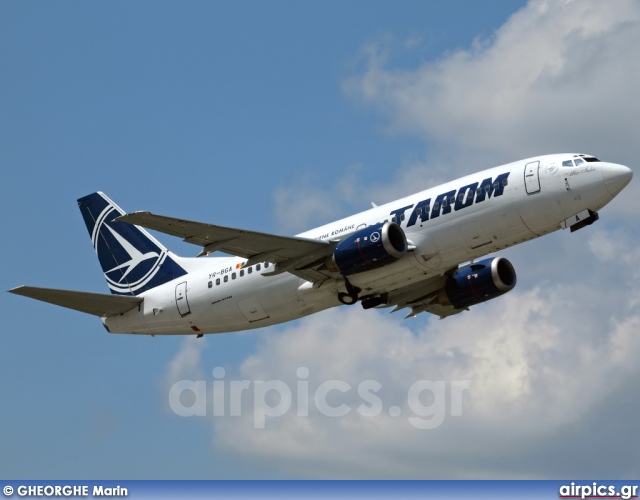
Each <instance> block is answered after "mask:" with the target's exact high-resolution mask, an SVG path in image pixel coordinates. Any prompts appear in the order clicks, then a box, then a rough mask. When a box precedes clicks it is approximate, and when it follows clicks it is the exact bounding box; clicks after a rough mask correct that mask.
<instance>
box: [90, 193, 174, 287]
mask: <svg viewBox="0 0 640 500" xmlns="http://www.w3.org/2000/svg"><path fill="white" fill-rule="evenodd" d="M78 206H79V207H80V212H81V213H82V217H83V219H84V222H85V224H86V225H87V230H88V231H89V235H90V236H91V243H92V244H93V248H94V249H95V251H96V254H97V255H98V260H99V261H100V266H102V271H103V272H104V277H105V279H106V280H107V283H108V285H109V289H110V290H111V293H113V294H117V295H139V294H141V293H142V292H145V291H146V290H149V289H151V288H154V287H156V286H158V285H162V284H163V283H166V282H168V281H171V280H173V279H175V278H179V277H180V276H183V275H185V274H186V271H185V270H184V269H183V268H182V267H181V266H180V265H178V264H177V263H176V261H175V260H174V259H172V258H171V255H170V253H169V251H168V250H167V249H166V248H165V247H164V246H162V244H161V243H159V242H158V241H157V240H156V239H155V238H154V237H153V236H151V235H150V234H149V233H147V232H146V231H145V230H144V229H142V228H141V227H138V226H134V225H133V224H128V223H126V222H114V221H113V220H114V219H115V218H116V217H119V216H121V215H124V214H125V212H124V211H123V210H122V209H121V208H120V207H118V205H116V204H115V203H114V202H112V201H111V200H110V199H109V198H108V197H107V196H106V195H105V194H103V193H100V192H97V193H93V194H90V195H89V196H85V197H84V198H80V199H79V200H78Z"/></svg>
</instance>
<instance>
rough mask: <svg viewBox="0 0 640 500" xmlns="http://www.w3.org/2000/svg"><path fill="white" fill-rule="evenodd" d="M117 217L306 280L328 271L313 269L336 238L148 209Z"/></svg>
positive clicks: (319, 278)
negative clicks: (204, 220)
mask: <svg viewBox="0 0 640 500" xmlns="http://www.w3.org/2000/svg"><path fill="white" fill-rule="evenodd" d="M115 220H118V221H123V222H128V223H129V224H135V225H137V226H142V227H146V228H148V229H153V230H155V231H160V232H161V233H165V234H170V235H172V236H179V237H181V238H183V240H184V241H186V242H187V243H192V244H194V245H199V246H201V247H202V252H200V254H199V255H198V256H201V255H208V254H210V253H211V252H215V251H221V252H224V253H228V254H231V255H236V256H238V257H243V258H245V259H248V260H247V262H246V264H245V266H251V265H253V264H256V263H258V262H262V261H267V262H273V263H274V264H276V270H275V271H273V272H271V273H265V274H270V275H273V274H280V273H283V272H287V271H288V272H291V273H293V274H295V275H297V276H300V277H302V278H304V279H306V280H308V281H323V280H325V279H327V278H328V277H329V276H330V274H328V273H327V274H324V273H322V272H319V271H317V270H316V269H313V266H314V264H316V263H318V264H319V263H320V261H323V260H324V259H325V258H326V257H327V256H328V255H331V252H333V249H334V248H335V245H336V244H337V242H328V241H324V240H312V239H308V238H299V237H289V236H278V235H275V234H268V233H260V232H257V231H247V230H244V229H235V228H232V227H224V226H216V225H213V224H205V223H202V222H193V221H189V220H184V219H177V218H173V217H165V216H163V215H155V214H152V213H150V212H134V213H131V214H127V215H123V216H121V217H118V218H117V219H115Z"/></svg>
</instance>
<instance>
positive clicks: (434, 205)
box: [433, 201, 440, 210]
mask: <svg viewBox="0 0 640 500" xmlns="http://www.w3.org/2000/svg"><path fill="white" fill-rule="evenodd" d="M433 209H434V210H439V209H440V203H438V202H437V201H436V202H435V203H434V204H433Z"/></svg>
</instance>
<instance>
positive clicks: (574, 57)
mask: <svg viewBox="0 0 640 500" xmlns="http://www.w3.org/2000/svg"><path fill="white" fill-rule="evenodd" d="M639 20H640V4H639V3H638V2H636V1H632V0H611V1H609V2H600V1H597V0H580V1H570V2H561V1H557V0H532V1H531V2H529V4H528V5H527V6H526V7H525V8H524V9H522V10H521V11H519V12H517V13H516V14H514V15H513V16H512V17H511V18H510V19H509V20H508V21H507V22H506V23H505V24H504V25H503V26H502V27H501V28H500V29H499V30H498V31H497V32H496V33H495V34H494V36H493V37H492V38H491V39H489V40H479V41H477V42H476V44H475V45H474V47H473V48H472V49H469V50H461V51H457V52H454V53H452V54H448V55H446V56H445V57H443V58H442V59H440V60H437V61H428V62H425V63H424V64H422V65H421V66H420V67H418V68H417V69H415V70H400V69H388V68H387V66H388V60H389V59H390V57H391V54H388V51H387V50H386V49H384V48H379V47H376V46H369V47H368V48H367V51H368V53H369V56H368V65H367V68H366V71H365V72H364V74H362V75H360V76H357V77H354V78H352V79H351V80H349V81H348V82H347V83H346V86H345V87H346V89H347V90H348V91H349V92H350V93H351V94H352V95H354V96H356V97H359V98H360V99H362V100H363V101H364V102H366V103H369V104H372V105H374V106H376V107H377V108H379V109H381V110H382V111H383V112H384V113H386V114H388V115H389V116H390V118H391V127H392V129H394V130H397V131H409V132H414V133H419V134H422V135H423V136H424V137H425V138H426V139H427V140H429V141H432V142H433V143H435V145H437V146H438V147H440V148H442V147H444V146H450V147H451V146H453V147H455V148H460V147H465V148H471V149H474V150H481V151H486V150H489V151H494V152H496V154H506V155H507V156H510V157H512V159H517V158H520V157H523V156H524V157H526V156H529V155H536V154H541V153H546V152H561V151H565V150H576V149H578V150H584V151H586V152H589V151H591V152H593V153H595V154H602V155H607V156H610V157H611V158H612V159H613V160H616V159H618V161H621V160H622V159H621V157H622V158H624V156H627V155H628V156H627V158H631V156H630V155H629V153H630V152H632V151H633V152H634V153H637V152H638V144H637V141H636V132H635V126H634V124H635V122H636V117H637V116H638V113H639V112H640V103H639V102H638V100H637V99H635V98H634V97H633V96H634V95H635V93H636V89H637V88H638V86H639V84H640V64H638V63H639V62H640V54H639V53H638V51H637V50H636V48H637V47H638V45H639V44H640V24H639ZM621 150H622V151H621ZM616 155H617V156H616Z"/></svg>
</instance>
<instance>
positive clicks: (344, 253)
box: [326, 222, 409, 276]
mask: <svg viewBox="0 0 640 500" xmlns="http://www.w3.org/2000/svg"><path fill="white" fill-rule="evenodd" d="M408 248H409V245H408V244H407V237H406V235H405V234H404V231H403V230H402V228H401V227H400V226H399V225H398V224H396V223H395V222H381V223H378V224H374V225H372V226H368V227H365V228H363V229H360V230H358V231H356V232H355V233H353V234H351V235H349V236H347V237H346V238H345V239H343V240H342V241H341V242H340V243H338V246H336V248H335V250H334V251H333V255H332V256H331V257H329V258H328V259H327V261H326V266H327V269H329V270H330V271H333V272H339V273H340V274H342V275H343V276H349V275H352V274H356V273H361V272H363V271H370V270H372V269H377V268H379V267H383V266H386V265H387V264H391V263H392V262H395V261H396V260H398V259H399V258H401V257H402V256H404V255H405V254H406V253H407V250H408Z"/></svg>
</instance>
